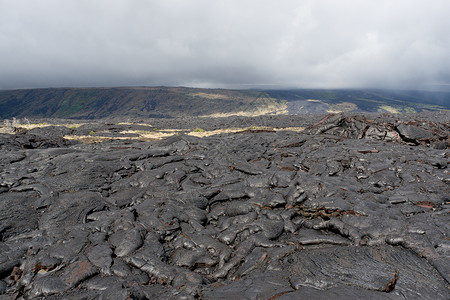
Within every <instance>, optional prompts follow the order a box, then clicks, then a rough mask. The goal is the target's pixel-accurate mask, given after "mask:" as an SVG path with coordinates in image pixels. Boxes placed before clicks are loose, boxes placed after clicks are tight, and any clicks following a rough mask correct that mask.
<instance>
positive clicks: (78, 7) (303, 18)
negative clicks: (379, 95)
mask: <svg viewBox="0 0 450 300" xmlns="http://www.w3.org/2000/svg"><path fill="white" fill-rule="evenodd" d="M449 15H450V1H448V0H376V1H375V0H279V1H274V0H270V1H268V0H213V1H212V0H0V89H15V88H35V87H101V86H108V87H109V86H158V85H165V86H191V87H208V88H387V89H421V90H445V91H450V59H449V56H450V17H449Z"/></svg>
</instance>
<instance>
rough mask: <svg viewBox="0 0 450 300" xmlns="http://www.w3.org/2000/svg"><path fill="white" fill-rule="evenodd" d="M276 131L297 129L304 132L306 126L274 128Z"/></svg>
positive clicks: (296, 130)
mask: <svg viewBox="0 0 450 300" xmlns="http://www.w3.org/2000/svg"><path fill="white" fill-rule="evenodd" d="M274 130H275V131H295V132H302V131H303V130H305V127H285V128H274Z"/></svg>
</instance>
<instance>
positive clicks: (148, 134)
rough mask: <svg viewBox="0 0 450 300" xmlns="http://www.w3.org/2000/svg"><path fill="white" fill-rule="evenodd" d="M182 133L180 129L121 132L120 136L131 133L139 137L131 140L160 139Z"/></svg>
mask: <svg viewBox="0 0 450 300" xmlns="http://www.w3.org/2000/svg"><path fill="white" fill-rule="evenodd" d="M180 131H183V130H182V129H163V130H153V131H150V130H126V131H121V132H120V133H122V134H127V133H133V134H138V135H139V137H132V139H140V138H144V139H162V138H165V137H169V136H173V135H174V134H176V133H177V132H180Z"/></svg>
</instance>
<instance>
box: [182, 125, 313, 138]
mask: <svg viewBox="0 0 450 300" xmlns="http://www.w3.org/2000/svg"><path fill="white" fill-rule="evenodd" d="M247 130H272V131H295V132H301V131H303V130H305V128H304V127H285V128H273V127H267V126H251V127H242V128H225V129H217V130H208V131H203V132H195V131H191V132H189V133H187V135H191V136H196V137H208V136H212V135H217V134H226V133H236V132H242V131H247Z"/></svg>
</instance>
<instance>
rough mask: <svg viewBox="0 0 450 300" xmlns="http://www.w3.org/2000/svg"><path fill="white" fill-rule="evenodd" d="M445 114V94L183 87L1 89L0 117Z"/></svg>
mask: <svg viewBox="0 0 450 300" xmlns="http://www.w3.org/2000/svg"><path fill="white" fill-rule="evenodd" d="M444 109H447V110H448V109H450V93H437V92H414V91H381V90H312V89H303V90H231V89H200V88H187V87H117V88H46V89H23V90H0V118H2V119H7V118H12V117H16V118H23V117H35V118H71V119H98V118H107V117H130V118H134V117H137V118H139V117H141V118H174V117H180V116H227V115H243V116H251V115H264V114H266V115H269V114H305V113H324V112H339V111H355V112H380V111H386V112H391V113H397V112H398V113H411V112H420V111H422V110H444Z"/></svg>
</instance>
